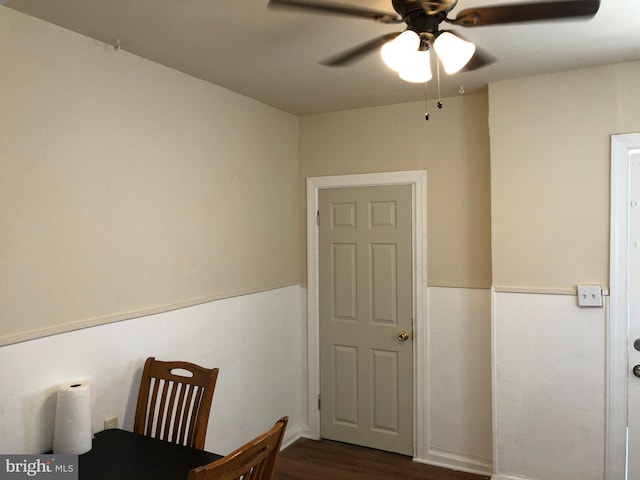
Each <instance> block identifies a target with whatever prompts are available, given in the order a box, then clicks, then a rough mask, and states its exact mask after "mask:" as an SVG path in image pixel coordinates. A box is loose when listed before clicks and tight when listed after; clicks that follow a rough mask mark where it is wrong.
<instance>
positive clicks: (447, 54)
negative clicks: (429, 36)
mask: <svg viewBox="0 0 640 480" xmlns="http://www.w3.org/2000/svg"><path fill="white" fill-rule="evenodd" d="M433 48H434V49H435V50H436V54H437V55H438V58H439V59H440V61H441V62H442V66H443V67H444V71H445V72H446V73H448V74H452V73H456V72H459V71H460V70H461V69H462V67H464V66H465V65H466V64H467V63H469V60H471V57H473V54H474V53H475V51H476V46H475V45H474V44H473V43H471V42H468V41H466V40H463V39H462V38H460V37H458V36H457V35H456V34H454V33H451V32H449V31H447V30H443V31H441V32H440V33H439V34H438V36H437V37H436V39H435V41H434V42H433Z"/></svg>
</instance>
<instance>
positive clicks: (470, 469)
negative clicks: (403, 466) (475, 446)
mask: <svg viewBox="0 0 640 480" xmlns="http://www.w3.org/2000/svg"><path fill="white" fill-rule="evenodd" d="M413 461H414V462H418V463H426V464H427V465H434V466H436V467H444V468H449V469H451V470H459V471H461V472H467V473H475V474H478V475H491V474H492V473H493V464H492V462H491V461H490V460H485V459H482V458H478V457H473V456H471V455H463V454H459V453H452V452H447V451H444V450H437V449H430V450H429V453H428V454H427V457H426V458H419V457H414V458H413ZM498 480H510V479H507V478H505V479H498Z"/></svg>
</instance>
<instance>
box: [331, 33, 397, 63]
mask: <svg viewBox="0 0 640 480" xmlns="http://www.w3.org/2000/svg"><path fill="white" fill-rule="evenodd" d="M401 33H402V32H394V33H387V34H385V35H382V36H380V37H377V38H374V39H373V40H369V41H368V42H365V43H363V44H360V45H358V46H357V47H354V48H352V49H350V50H347V51H346V52H342V53H339V54H338V55H335V56H333V57H331V58H328V59H326V60H323V61H322V62H320V63H322V65H327V66H329V67H343V66H346V65H349V64H351V63H353V62H355V61H356V60H359V59H360V58H361V57H362V56H364V55H366V54H368V53H371V52H373V51H374V50H375V49H376V48H380V47H382V46H383V45H384V44H385V43H387V42H390V41H391V40H393V39H394V38H396V37H397V36H398V35H400V34H401Z"/></svg>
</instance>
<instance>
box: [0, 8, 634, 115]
mask: <svg viewBox="0 0 640 480" xmlns="http://www.w3.org/2000/svg"><path fill="white" fill-rule="evenodd" d="M529 1H530V0H529ZM332 2H333V3H346V4H350V5H356V6H360V7H367V8H374V9H378V10H384V11H389V12H393V9H392V7H391V1H390V0H370V1H365V0H347V1H344V2H342V1H340V2H338V0H332ZM0 3H4V4H5V6H6V7H10V8H13V9H16V10H19V11H22V12H24V13H27V14H29V15H32V16H34V17H38V18H41V19H43V20H46V21H48V22H51V23H54V24H57V25H60V26H62V27H65V28H68V29H70V30H74V31H76V32H79V33H81V34H83V35H86V36H88V37H92V38H95V39H97V40H99V41H102V42H105V43H108V44H111V45H115V44H116V41H119V44H120V47H121V49H122V50H125V51H127V52H131V53H133V54H136V55H139V56H141V57H144V58H147V59H149V60H152V61H154V62H157V63H160V64H163V65H166V66H169V67H171V68H174V69H176V70H179V71H181V72H184V73H187V74H189V75H192V76H194V77H198V78H201V79H204V80H207V81H210V82H212V83H215V84H217V85H220V86H222V87H225V88H228V89H229V90H232V91H234V92H237V93H240V94H242V95H246V96H248V97H251V98H254V99H256V100H259V101H261V102H263V103H266V104H268V105H271V106H273V107H275V108H278V109H281V110H284V111H287V112H290V113H292V114H295V115H307V114H314V113H322V112H331V111H340V110H348V109H354V108H363V107H371V106H379V105H389V104H396V103H404V102H411V101H419V100H424V98H425V88H424V85H421V84H420V85H416V84H410V83H407V82H404V81H403V80H400V79H399V78H398V77H397V74H395V73H394V72H392V71H391V70H389V69H388V68H387V67H385V66H384V64H383V63H382V60H381V59H380V56H379V55H377V54H373V55H369V56H368V57H366V58H365V59H363V60H361V61H359V62H358V63H355V64H353V65H350V66H346V67H326V66H323V65H320V64H319V62H320V61H322V60H324V59H327V58H329V57H331V56H333V55H334V54H336V53H340V52H343V51H345V50H347V49H349V48H351V47H353V46H356V45H358V44H360V43H363V42H365V41H368V40H370V39H372V38H374V37H377V36H379V35H382V34H384V33H388V32H395V31H401V30H402V29H403V26H404V25H403V24H400V25H386V24H380V23H375V22H373V21H370V20H364V19H360V18H351V17H338V16H329V15H324V14H310V13H306V12H301V11H289V10H282V9H268V8H267V3H268V2H267V0H223V1H215V0H0ZM504 3H517V2H514V1H513V0H509V1H507V2H505V1H503V0H459V2H458V5H457V7H456V8H455V9H454V11H453V12H452V14H451V15H450V16H454V17H455V12H456V11H460V10H462V9H463V8H468V7H473V6H480V5H483V6H484V5H490V4H491V5H494V4H504ZM452 29H453V30H455V31H456V32H458V33H462V34H463V35H464V36H465V37H466V38H467V39H469V40H471V41H472V42H474V43H476V44H477V45H478V46H480V47H481V48H482V49H483V50H485V51H488V52H489V53H491V54H492V55H493V56H495V57H497V62H495V63H494V64H492V65H490V66H488V67H485V68H482V69H480V70H476V71H474V72H465V73H458V74H455V75H451V76H449V75H446V74H445V73H444V72H442V73H441V75H440V80H441V82H440V83H441V86H440V95H441V96H442V97H451V96H455V95H460V94H461V93H459V91H460V87H461V86H462V87H463V89H464V92H465V94H471V93H476V92H482V91H486V89H487V84H488V83H489V82H494V81H497V80H502V79H508V78H515V77H524V76H531V75H536V74H541V73H549V72H557V71H562V70H574V69H578V68H584V67H590V66H596V65H603V64H610V63H619V62H625V61H630V60H638V59H640V0H602V1H601V6H600V10H599V12H598V14H597V15H596V16H595V17H594V18H593V19H591V20H587V21H555V22H545V23H534V24H518V25H501V26H484V27H475V28H464V27H452ZM602 88H607V85H603V86H602ZM428 95H429V98H430V99H434V98H436V97H437V96H438V87H437V83H436V81H435V75H434V80H432V81H430V82H429V86H428Z"/></svg>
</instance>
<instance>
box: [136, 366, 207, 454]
mask: <svg viewBox="0 0 640 480" xmlns="http://www.w3.org/2000/svg"><path fill="white" fill-rule="evenodd" d="M217 379H218V369H217V368H204V367H201V366H199V365H196V364H194V363H189V362H162V361H159V360H156V359H155V358H154V357H149V358H147V361H146V362H145V363H144V370H143V371H142V380H141V381H140V391H139V393H138V403H137V405H136V416H135V419H134V423H133V431H134V432H135V433H139V434H141V435H146V436H148V437H154V438H159V439H161V440H166V441H168V442H173V443H178V444H181V445H186V446H189V447H195V448H199V449H201V450H204V440H205V437H206V435H207V425H208V423H209V412H210V411H211V402H212V400H213V391H214V390H215V388H216V380H217Z"/></svg>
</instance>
